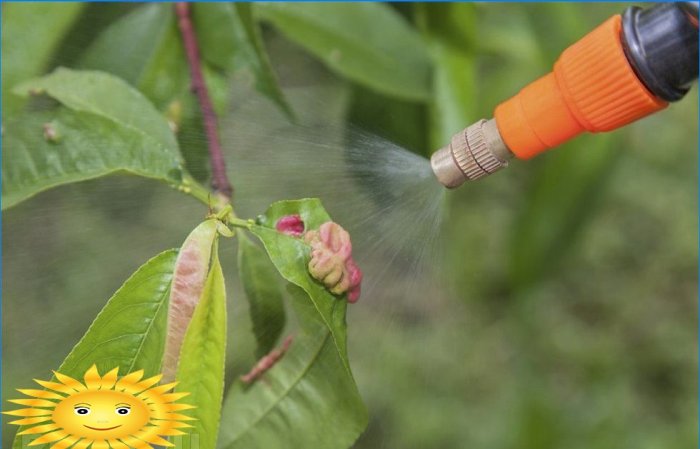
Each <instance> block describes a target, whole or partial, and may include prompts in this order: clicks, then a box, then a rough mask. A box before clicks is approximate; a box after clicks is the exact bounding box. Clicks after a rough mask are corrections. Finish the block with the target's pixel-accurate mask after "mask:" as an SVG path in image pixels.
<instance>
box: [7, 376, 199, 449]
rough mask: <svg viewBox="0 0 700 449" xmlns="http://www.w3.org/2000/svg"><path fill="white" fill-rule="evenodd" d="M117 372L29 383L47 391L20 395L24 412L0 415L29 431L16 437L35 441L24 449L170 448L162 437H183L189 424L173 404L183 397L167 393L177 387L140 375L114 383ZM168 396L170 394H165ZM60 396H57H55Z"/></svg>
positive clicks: (17, 401)
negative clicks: (39, 447) (47, 447)
mask: <svg viewBox="0 0 700 449" xmlns="http://www.w3.org/2000/svg"><path fill="white" fill-rule="evenodd" d="M118 374H119V368H118V367H117V368H113V369H112V370H111V371H109V372H107V373H106V374H105V375H104V376H101V375H100V372H99V369H98V368H97V366H96V365H92V366H91V367H90V368H89V369H88V370H87V371H86V372H85V373H84V374H83V376H81V378H82V379H83V380H84V382H85V383H84V384H83V383H82V382H81V381H79V380H76V379H75V378H73V377H70V376H68V375H65V374H62V373H58V372H54V375H55V378H56V379H57V380H58V381H59V382H53V381H43V380H38V379H34V380H35V382H36V383H38V384H39V385H41V386H42V387H44V388H46V389H47V390H37V389H20V390H17V391H19V392H20V393H23V394H25V395H26V396H28V398H26V399H12V400H10V401H9V402H11V403H13V404H17V405H20V406H24V407H25V408H20V409H17V410H10V411H5V412H3V413H4V414H7V415H11V416H18V417H20V419H17V420H14V421H12V422H10V424H16V425H22V426H32V427H28V428H24V429H22V430H21V432H19V433H18V435H30V437H31V438H34V439H33V441H31V442H30V443H29V446H37V445H42V444H47V443H53V444H52V445H51V449H88V448H90V449H129V448H133V449H153V446H156V445H157V446H161V447H162V446H168V447H170V446H173V444H172V443H170V442H169V441H168V440H166V439H165V437H169V436H177V435H184V434H185V432H183V431H182V430H180V429H189V428H192V426H191V425H190V424H187V423H186V422H185V421H191V420H194V418H192V417H191V416H188V415H186V414H183V413H178V412H182V411H184V410H189V409H192V408H194V407H193V406H192V405H189V404H183V403H176V401H178V400H179V399H181V398H183V397H185V396H187V395H188V394H189V393H186V392H176V393H173V392H171V391H172V390H173V388H174V387H175V385H176V382H172V383H168V384H164V385H158V382H159V381H160V380H161V378H162V376H161V375H156V376H152V377H148V378H145V379H144V372H143V370H140V371H136V372H133V373H127V374H126V375H125V376H123V377H122V378H119V377H118ZM168 392H170V393H168ZM59 393H60V394H59Z"/></svg>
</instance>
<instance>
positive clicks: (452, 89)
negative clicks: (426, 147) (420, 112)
mask: <svg viewBox="0 0 700 449" xmlns="http://www.w3.org/2000/svg"><path fill="white" fill-rule="evenodd" d="M416 8H417V17H418V19H419V23H420V29H421V32H422V34H423V35H424V36H425V38H426V40H427V42H428V45H429V46H430V48H431V50H432V52H431V54H432V57H433V60H434V61H435V73H434V75H433V98H432V101H431V104H430V118H431V145H430V146H431V148H433V149H436V148H440V147H442V146H444V145H446V144H447V143H448V142H449V141H450V139H451V138H452V135H454V134H455V133H457V132H458V131H459V130H461V129H463V128H464V127H466V126H467V125H468V124H469V123H470V122H473V121H475V120H476V118H477V117H476V116H475V113H476V112H475V111H476V104H477V101H478V98H477V89H476V54H475V52H474V46H475V42H476V41H477V39H476V29H477V27H476V26H475V25H476V20H475V19H476V8H475V7H474V5H473V4H470V3H431V4H416Z"/></svg>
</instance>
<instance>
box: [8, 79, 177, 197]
mask: <svg viewBox="0 0 700 449" xmlns="http://www.w3.org/2000/svg"><path fill="white" fill-rule="evenodd" d="M55 74H60V76H58V77H54V76H55V75H49V77H47V78H46V79H47V80H48V81H47V82H43V81H42V80H36V81H35V82H32V83H29V84H25V85H24V87H23V88H22V91H23V92H26V90H27V89H33V88H45V89H47V91H49V92H52V95H55V96H56V98H58V99H61V101H65V102H66V103H67V104H68V105H70V108H69V109H66V108H57V109H54V110H51V111H43V112H38V113H26V114H24V115H22V116H20V117H18V118H17V119H15V120H13V121H11V122H8V123H6V125H5V130H4V131H5V134H4V136H3V152H2V208H3V209H6V208H8V207H11V206H13V205H15V204H17V203H19V202H21V201H23V200H25V199H27V198H29V197H31V196H33V195H35V194H37V193H39V192H41V191H44V190H46V189H49V188H51V187H55V186H58V185H62V184H66V183H71V182H77V181H83V180H86V179H91V178H96V177H99V176H104V175H107V174H109V173H113V172H117V171H126V172H129V173H133V174H137V175H140V176H145V177H150V178H155V179H159V180H162V181H165V182H168V183H170V184H174V185H176V184H179V183H181V181H182V168H181V163H180V159H179V157H178V149H177V143H176V142H175V140H174V138H173V136H172V133H170V130H169V129H167V124H166V122H165V120H164V119H163V118H161V117H160V115H158V113H157V112H156V111H155V110H153V108H152V106H151V105H150V104H149V103H148V101H147V100H145V99H144V98H143V97H142V96H141V95H140V94H138V92H136V91H134V90H133V89H131V88H130V87H128V86H127V85H126V84H124V83H123V82H121V81H119V80H118V79H117V78H113V77H111V76H109V75H105V74H97V73H94V72H88V73H87V74H86V73H84V72H83V73H81V72H72V71H67V70H60V71H58V72H55ZM74 74H75V76H74ZM93 75H94V76H93ZM64 81H65V84H61V83H63V82H64ZM81 82H84V83H85V85H81ZM55 85H59V86H58V87H56V88H55V89H54V87H55ZM42 86H46V87H42ZM98 86H99V87H98ZM49 89H50V90H49ZM100 95H104V97H105V98H99V97H100ZM110 98H114V104H112V105H110V104H109V99H110ZM127 100H128V101H129V103H128V104H127V103H126V101H127ZM139 117H142V118H143V120H144V121H143V123H142V122H140V121H139V120H138V119H139ZM144 123H146V124H147V123H150V124H152V125H153V128H147V127H145V126H144ZM163 127H165V128H163Z"/></svg>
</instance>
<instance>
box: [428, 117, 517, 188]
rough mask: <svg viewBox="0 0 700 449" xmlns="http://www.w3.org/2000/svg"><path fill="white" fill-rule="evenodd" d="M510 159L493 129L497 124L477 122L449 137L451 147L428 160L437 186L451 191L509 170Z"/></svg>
mask: <svg viewBox="0 0 700 449" xmlns="http://www.w3.org/2000/svg"><path fill="white" fill-rule="evenodd" d="M512 157H513V153H511V152H510V150H509V149H508V147H507V146H506V144H505V143H504V142H503V139H502V138H501V134H500V132H499V131H498V126H496V120H495V119H491V120H479V121H478V122H476V123H474V124H473V125H471V126H469V127H467V128H465V129H463V130H462V131H460V132H458V133H457V134H455V135H454V136H453V137H452V140H451V141H450V144H449V145H448V146H446V147H443V148H441V149H439V150H438V151H436V152H435V153H434V154H433V156H432V157H431V158H430V165H431V166H432V168H433V173H435V176H436V177H437V179H438V181H439V182H440V184H442V185H444V186H445V187H447V188H448V189H454V188H456V187H459V186H461V185H462V184H464V182H465V181H472V180H475V179H479V178H483V177H485V176H487V175H490V174H491V173H495V172H497V171H498V170H500V169H502V168H505V167H507V166H508V160H509V159H511V158H512Z"/></svg>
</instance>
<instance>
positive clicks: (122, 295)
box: [13, 250, 177, 449]
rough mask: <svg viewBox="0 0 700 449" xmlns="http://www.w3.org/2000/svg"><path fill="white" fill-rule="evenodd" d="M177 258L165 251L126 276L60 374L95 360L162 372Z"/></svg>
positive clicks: (75, 373)
mask: <svg viewBox="0 0 700 449" xmlns="http://www.w3.org/2000/svg"><path fill="white" fill-rule="evenodd" d="M176 257H177V251H176V250H169V251H165V252H163V253H161V254H159V255H157V256H156V257H154V258H153V259H151V260H149V261H148V262H146V263H145V264H144V265H143V266H141V268H139V269H138V270H137V271H136V272H135V273H134V274H133V275H132V276H131V277H130V278H129V279H127V281H126V282H124V285H122V287H121V288H120V289H119V290H117V292H116V293H115V294H114V296H112V298H110V300H109V301H108V302H107V304H106V305H105V307H104V308H103V309H102V311H101V312H100V313H99V315H97V318H95V321H93V323H92V324H91V325H90V328H89V329H88V330H87V332H86V333H85V335H84V336H83V338H82V339H80V341H79V342H78V344H77V345H76V346H75V347H74V348H73V350H72V351H71V352H70V354H68V356H67V357H66V359H65V360H64V361H63V363H62V364H61V366H60V367H59V368H58V372H60V373H61V374H66V375H68V376H71V377H74V378H81V377H82V375H83V374H85V371H86V370H87V369H88V368H90V366H92V364H93V363H94V364H96V365H97V367H98V369H99V371H100V372H102V373H104V372H107V371H109V370H111V369H113V368H116V367H119V373H120V374H121V375H124V374H126V373H129V372H133V371H136V370H139V369H143V370H144V374H145V375H146V376H153V375H156V374H158V373H159V372H160V366H161V359H162V356H163V347H164V342H165V326H166V318H167V302H168V293H169V291H170V284H171V281H172V276H173V268H174V266H175V259H176ZM23 429H24V428H20V429H19V430H20V431H22V430H23ZM21 447H22V441H21V438H17V437H16V438H15V441H14V444H13V448H15V449H19V448H21Z"/></svg>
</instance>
